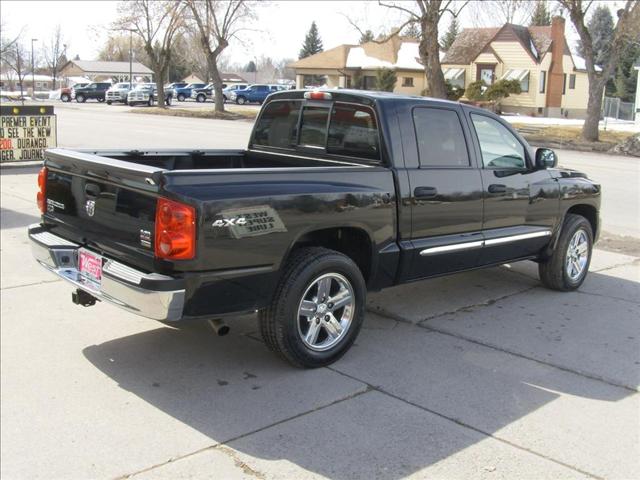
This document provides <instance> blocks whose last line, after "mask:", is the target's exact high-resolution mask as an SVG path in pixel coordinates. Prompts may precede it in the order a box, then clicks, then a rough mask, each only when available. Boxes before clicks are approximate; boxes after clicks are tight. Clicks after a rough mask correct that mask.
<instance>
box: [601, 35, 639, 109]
mask: <svg viewBox="0 0 640 480" xmlns="http://www.w3.org/2000/svg"><path fill="white" fill-rule="evenodd" d="M637 59H640V44H638V43H631V42H629V44H628V45H627V46H626V48H625V49H624V50H623V51H622V54H621V55H620V60H619V62H618V68H617V69H616V74H615V78H614V81H613V84H614V87H615V88H614V89H613V91H611V92H609V91H607V95H609V94H612V95H613V96H615V97H618V98H620V100H622V101H623V102H633V101H634V100H635V93H636V86H637V78H638V70H636V69H635V68H633V64H634V63H635V61H636V60H637Z"/></svg>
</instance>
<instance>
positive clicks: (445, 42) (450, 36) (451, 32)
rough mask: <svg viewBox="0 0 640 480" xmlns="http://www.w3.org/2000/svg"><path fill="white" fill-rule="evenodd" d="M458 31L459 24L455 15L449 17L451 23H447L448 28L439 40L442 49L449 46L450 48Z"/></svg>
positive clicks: (446, 48)
mask: <svg viewBox="0 0 640 480" xmlns="http://www.w3.org/2000/svg"><path fill="white" fill-rule="evenodd" d="M458 33H460V25H459V24H458V20H457V19H456V17H453V18H452V19H451V23H450V24H449V28H448V29H447V31H446V33H445V34H444V36H443V37H442V40H440V45H441V47H442V50H444V51H445V52H446V51H447V50H449V48H451V45H453V42H455V41H456V37H457V36H458Z"/></svg>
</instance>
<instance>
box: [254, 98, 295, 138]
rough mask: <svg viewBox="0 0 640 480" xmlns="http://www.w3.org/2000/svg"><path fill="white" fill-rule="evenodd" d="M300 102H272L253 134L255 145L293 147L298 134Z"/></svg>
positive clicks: (261, 116)
mask: <svg viewBox="0 0 640 480" xmlns="http://www.w3.org/2000/svg"><path fill="white" fill-rule="evenodd" d="M299 112H300V102H295V101H293V102H283V101H279V102H271V103H270V104H269V105H267V106H266V108H265V109H264V111H263V112H262V115H260V122H259V123H258V125H256V131H255V133H254V136H253V143H254V145H264V146H265V147H275V148H291V147H293V146H294V145H295V144H296V141H297V136H298V115H299Z"/></svg>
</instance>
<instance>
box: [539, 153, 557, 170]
mask: <svg viewBox="0 0 640 480" xmlns="http://www.w3.org/2000/svg"><path fill="white" fill-rule="evenodd" d="M556 166H558V156H557V155H556V152H554V151H553V150H551V149H550V148H539V149H538V150H536V169H538V170H544V169H545V168H555V167H556Z"/></svg>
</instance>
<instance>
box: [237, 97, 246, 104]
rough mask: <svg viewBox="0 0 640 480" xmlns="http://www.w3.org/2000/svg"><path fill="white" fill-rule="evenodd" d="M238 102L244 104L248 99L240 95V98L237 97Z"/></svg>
mask: <svg viewBox="0 0 640 480" xmlns="http://www.w3.org/2000/svg"><path fill="white" fill-rule="evenodd" d="M236 103H237V104H238V105H244V104H245V103H247V99H246V98H244V97H238V98H236Z"/></svg>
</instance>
